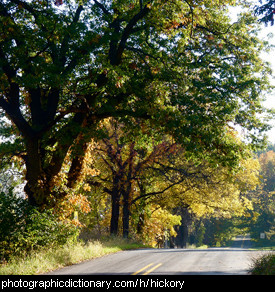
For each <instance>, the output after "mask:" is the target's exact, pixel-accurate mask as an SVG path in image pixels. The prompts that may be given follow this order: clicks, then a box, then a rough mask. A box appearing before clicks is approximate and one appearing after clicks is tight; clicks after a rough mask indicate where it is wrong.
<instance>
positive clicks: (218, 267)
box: [49, 237, 261, 275]
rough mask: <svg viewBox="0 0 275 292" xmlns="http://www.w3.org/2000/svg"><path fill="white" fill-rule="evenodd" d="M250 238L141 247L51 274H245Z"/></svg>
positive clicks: (253, 254)
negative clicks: (224, 243)
mask: <svg viewBox="0 0 275 292" xmlns="http://www.w3.org/2000/svg"><path fill="white" fill-rule="evenodd" d="M249 246H250V240H249V238H245V237H237V238H236V240H235V241H234V242H233V245H232V247H230V248H208V249H140V250H129V251H122V252H118V253H115V254H111V255H108V256H104V257H102V258H97V259H93V260H90V261H86V262H83V263H80V264H76V265H72V266H68V267H65V268H62V269H59V270H56V271H53V272H51V273H49V274H50V275H245V274H247V273H248V269H249V266H250V264H251V258H252V257H253V256H256V255H258V254H259V253H261V252H259V251H253V250H251V249H249Z"/></svg>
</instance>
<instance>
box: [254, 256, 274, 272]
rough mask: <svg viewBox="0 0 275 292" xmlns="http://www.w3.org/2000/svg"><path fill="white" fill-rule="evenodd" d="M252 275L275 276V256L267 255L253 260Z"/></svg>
mask: <svg viewBox="0 0 275 292" xmlns="http://www.w3.org/2000/svg"><path fill="white" fill-rule="evenodd" d="M250 273H251V274H252V275H275V254H274V253H272V254H271V253H270V254H265V255H263V256H261V257H259V258H255V259H253V264H252V267H251V269H250Z"/></svg>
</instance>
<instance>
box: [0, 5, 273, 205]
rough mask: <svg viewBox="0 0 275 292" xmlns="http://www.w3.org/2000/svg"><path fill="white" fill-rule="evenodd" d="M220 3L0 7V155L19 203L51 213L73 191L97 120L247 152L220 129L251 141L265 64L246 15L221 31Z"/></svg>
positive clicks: (223, 157)
mask: <svg viewBox="0 0 275 292" xmlns="http://www.w3.org/2000/svg"><path fill="white" fill-rule="evenodd" d="M229 4H232V1H229V0H228V1H227V0H224V1H200V2H199V3H197V2H191V1H179V0H173V1H169V2H167V1H131V2H129V1H96V0H94V1H88V0H84V1H83V0H82V1H80V0H79V1H69V0H68V1H53V0H47V1H46V0H42V1H37V0H35V1H24V0H5V1H1V3H0V24H1V25H0V27H1V28H0V88H1V93H0V108H1V109H2V110H1V120H2V121H4V122H3V124H2V125H1V133H2V135H5V137H9V142H8V143H6V142H2V144H3V145H2V147H1V156H6V157H7V156H9V157H12V156H14V155H15V156H18V157H20V158H21V159H22V162H23V163H24V165H25V169H26V175H25V179H26V185H25V192H26V194H27V196H28V199H29V202H30V204H32V205H36V206H40V207H43V206H48V207H49V206H54V205H56V204H57V202H58V200H59V199H60V198H64V197H65V196H66V194H67V190H68V189H71V188H73V187H74V185H75V184H76V183H77V181H78V178H79V175H80V173H81V169H82V166H83V159H84V156H85V152H86V151H87V147H88V142H89V141H90V140H91V138H93V137H97V136H99V132H98V129H99V128H100V123H101V122H102V121H103V120H104V119H105V118H107V117H121V118H122V119H123V120H124V122H125V123H126V122H127V120H128V118H129V117H134V118H142V119H145V120H148V121H150V123H151V126H152V127H155V128H157V129H158V130H159V131H162V132H164V133H170V134H171V135H172V136H173V137H174V138H175V139H176V140H177V141H178V142H179V143H181V144H183V145H184V147H185V149H186V153H189V156H192V155H196V156H200V155H201V154H202V153H203V155H204V157H202V159H208V160H212V162H213V163H222V164H223V165H231V166H232V167H233V166H234V165H238V159H239V158H240V157H241V156H243V155H245V153H246V151H245V149H246V145H245V144H238V145H236V144H235V142H234V140H232V139H231V138H230V136H228V135H227V132H228V126H233V125H239V126H241V127H242V128H244V129H246V130H247V135H248V136H249V137H250V139H248V140H246V141H249V142H253V143H254V142H255V143H254V144H257V143H258V142H259V140H260V139H261V138H259V136H258V135H257V134H255V132H256V133H258V132H259V133H262V131H264V130H265V129H266V125H265V124H264V123H262V121H260V120H259V118H258V115H257V113H262V112H263V108H262V106H261V104H260V99H261V98H260V95H261V92H262V91H263V90H265V89H267V87H268V81H267V75H268V74H269V69H268V68H267V67H266V66H265V64H263V62H262V60H261V59H260V58H259V54H260V52H261V50H262V49H263V44H262V43H261V42H260V41H259V40H258V39H257V37H256V30H257V28H256V27H255V19H254V18H252V17H251V16H250V15H243V16H242V17H241V18H240V19H239V21H238V22H237V23H236V24H234V25H231V24H230V20H229V17H228V16H226V11H227V9H226V8H227V6H228V5H229ZM3 116H5V117H7V118H8V120H6V119H5V120H3ZM128 124H131V122H128ZM7 144H9V145H7ZM68 153H71V163H70V164H69V165H70V167H69V169H68V171H67V173H66V184H63V186H62V187H59V186H57V185H56V181H58V176H59V175H60V173H61V171H62V167H63V164H64V160H65V158H66V157H67V154H68ZM64 181H65V180H64Z"/></svg>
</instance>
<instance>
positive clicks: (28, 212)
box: [0, 191, 78, 260]
mask: <svg viewBox="0 0 275 292" xmlns="http://www.w3.org/2000/svg"><path fill="white" fill-rule="evenodd" d="M77 236H78V230H77V228H76V227H75V226H72V225H69V224H65V223H62V222H60V221H59V220H58V218H57V217H56V216H55V215H54V213H53V210H46V211H44V212H40V211H39V210H38V209H37V208H35V207H33V206H30V205H29V204H28V201H27V200H25V199H23V198H22V197H18V196H17V195H15V194H14V193H13V192H12V191H9V193H8V194H4V193H0V260H8V259H9V257H10V256H11V255H17V254H24V253H26V252H29V251H30V250H33V249H38V248H40V247H42V246H53V245H63V244H65V243H66V242H67V241H68V240H74V239H76V238H77Z"/></svg>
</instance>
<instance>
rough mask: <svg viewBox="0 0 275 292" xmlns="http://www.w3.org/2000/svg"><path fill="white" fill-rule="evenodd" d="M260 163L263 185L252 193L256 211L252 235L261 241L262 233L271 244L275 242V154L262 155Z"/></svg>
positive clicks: (251, 229)
mask: <svg viewBox="0 0 275 292" xmlns="http://www.w3.org/2000/svg"><path fill="white" fill-rule="evenodd" d="M259 161H260V165H261V172H260V175H261V185H260V186H259V187H258V188H257V189H256V190H255V192H251V193H250V197H251V200H252V201H253V206H254V210H255V216H254V218H253V219H254V220H252V222H251V224H250V226H249V227H250V233H251V237H252V238H253V239H254V240H255V241H259V240H260V238H259V236H260V233H265V234H266V238H267V239H268V240H269V242H272V241H273V242H274V213H275V205H274V194H275V179H274V178H275V152H274V151H272V150H271V151H267V152H265V153H262V154H260V156H259ZM262 242H264V240H263V241H262Z"/></svg>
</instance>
